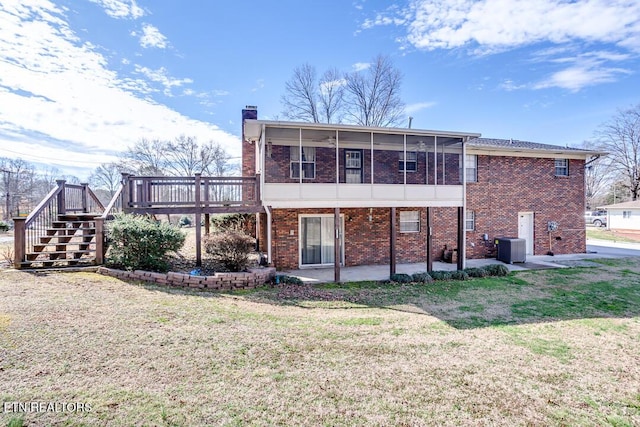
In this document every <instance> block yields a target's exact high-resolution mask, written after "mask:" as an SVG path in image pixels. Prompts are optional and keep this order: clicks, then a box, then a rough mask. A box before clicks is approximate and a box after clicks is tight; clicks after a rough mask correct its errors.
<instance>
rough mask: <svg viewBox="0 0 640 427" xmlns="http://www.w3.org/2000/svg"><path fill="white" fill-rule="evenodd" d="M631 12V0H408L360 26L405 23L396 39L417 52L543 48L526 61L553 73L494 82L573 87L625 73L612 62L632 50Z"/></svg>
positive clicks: (638, 45) (635, 14)
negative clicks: (530, 79) (401, 38)
mask: <svg viewBox="0 0 640 427" xmlns="http://www.w3.org/2000/svg"><path fill="white" fill-rule="evenodd" d="M639 17H640V1H638V0H616V1H612V0H535V1H531V0H455V1H454V0H452V1H446V2H443V1H440V0H415V1H413V2H411V3H410V5H409V6H408V7H406V8H404V9H398V8H396V7H391V8H389V9H388V10H387V12H385V13H381V14H378V15H377V16H376V17H375V18H373V19H369V20H367V21H365V22H364V24H363V25H362V27H363V28H371V27H375V26H385V25H397V26H403V27H406V31H407V33H406V37H405V39H404V42H405V43H406V44H408V45H411V46H413V47H415V48H418V49H424V50H435V49H460V48H464V49H467V51H468V52H469V53H471V54H473V55H491V54H494V53H498V52H504V51H509V50H514V49H517V48H521V47H525V46H527V47H528V46H535V45H539V46H543V47H544V48H543V49H540V50H538V51H536V52H534V53H533V54H531V57H530V61H532V62H546V63H549V64H551V67H552V68H556V69H555V70H554V71H553V72H551V73H550V74H549V75H547V76H546V77H542V78H539V80H540V81H539V82H538V83H526V84H515V83H514V82H513V81H511V80H506V81H504V82H503V83H502V84H501V85H500V87H501V88H502V89H505V90H515V89H521V88H525V87H527V88H538V89H539V88H547V87H560V88H564V89H568V90H570V91H577V90H580V89H581V88H583V87H586V86H590V85H595V84H600V83H606V82H612V81H615V80H616V79H618V78H620V76H622V75H625V74H627V73H628V72H629V70H628V69H627V68H625V67H624V66H621V64H620V63H621V62H623V61H628V60H632V59H635V58H637V57H638V56H639V55H640V19H639ZM594 46H597V48H598V49H600V50H593V49H594ZM545 69H546V68H545Z"/></svg>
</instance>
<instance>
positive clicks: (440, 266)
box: [278, 253, 621, 283]
mask: <svg viewBox="0 0 640 427" xmlns="http://www.w3.org/2000/svg"><path fill="white" fill-rule="evenodd" d="M619 257H621V256H619V255H608V254H601V253H586V254H569V255H555V256H550V255H534V256H528V257H527V262H525V263H514V264H505V263H503V262H502V261H498V260H497V259H495V258H487V259H470V260H467V263H466V264H467V268H469V267H483V266H486V265H489V264H503V265H505V266H506V267H507V268H508V269H509V270H510V271H522V270H535V269H542V268H568V267H569V266H572V265H589V263H588V260H589V259H595V258H619ZM456 268H457V267H456V265H455V264H448V263H444V262H437V261H436V262H434V263H433V269H434V270H456ZM424 271H427V265H426V263H423V262H421V263H415V264H397V265H396V273H405V274H414V273H420V272H424ZM278 274H281V275H282V274H284V275H287V276H295V277H298V278H299V279H300V280H302V281H303V282H304V283H327V282H333V278H334V277H333V267H328V268H304V269H299V270H287V271H281V272H278ZM388 279H389V265H388V264H386V265H360V266H355V267H342V268H341V269H340V281H341V282H357V281H363V280H388Z"/></svg>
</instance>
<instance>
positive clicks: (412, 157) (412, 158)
mask: <svg viewBox="0 0 640 427" xmlns="http://www.w3.org/2000/svg"><path fill="white" fill-rule="evenodd" d="M405 166H406V168H407V169H406V170H407V172H415V171H417V170H418V153H416V152H415V151H407V160H406V161H405V159H404V152H403V151H401V152H400V153H398V171H400V172H404V171H405Z"/></svg>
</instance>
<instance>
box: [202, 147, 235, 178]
mask: <svg viewBox="0 0 640 427" xmlns="http://www.w3.org/2000/svg"><path fill="white" fill-rule="evenodd" d="M230 160H231V157H230V156H229V153H227V151H226V150H225V149H224V147H222V146H221V145H220V144H218V143H217V142H213V141H209V142H208V143H207V144H205V145H203V146H202V163H203V171H202V173H206V174H207V175H210V176H225V175H230V174H231V173H232V171H233V165H232V164H231V163H230Z"/></svg>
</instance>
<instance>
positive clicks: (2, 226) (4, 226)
mask: <svg viewBox="0 0 640 427" xmlns="http://www.w3.org/2000/svg"><path fill="white" fill-rule="evenodd" d="M9 228H11V227H10V226H9V224H8V223H6V222H5V221H0V231H9Z"/></svg>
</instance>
